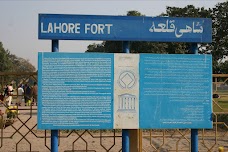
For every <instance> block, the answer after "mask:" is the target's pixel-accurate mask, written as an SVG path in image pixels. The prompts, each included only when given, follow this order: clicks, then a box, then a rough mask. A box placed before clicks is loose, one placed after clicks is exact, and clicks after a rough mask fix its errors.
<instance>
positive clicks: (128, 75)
mask: <svg viewBox="0 0 228 152" xmlns="http://www.w3.org/2000/svg"><path fill="white" fill-rule="evenodd" d="M135 82H136V79H135V75H134V73H133V72H132V71H123V72H122V73H121V74H120V76H119V80H118V84H119V86H120V87H121V88H123V89H132V87H134V85H135Z"/></svg>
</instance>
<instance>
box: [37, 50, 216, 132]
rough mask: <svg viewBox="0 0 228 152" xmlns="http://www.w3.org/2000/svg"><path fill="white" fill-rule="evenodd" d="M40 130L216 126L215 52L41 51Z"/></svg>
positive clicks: (39, 69) (39, 68) (39, 66)
mask: <svg viewBox="0 0 228 152" xmlns="http://www.w3.org/2000/svg"><path fill="white" fill-rule="evenodd" d="M38 78H39V80H38V82H39V90H38V91H39V96H38V100H39V102H38V128H39V129H138V128H141V129H144V128H145V129H148V128H160V129H162V128H212V120H211V115H212V68H211V55H190V54H188V55H167V54H166V55H165V54H161V55H159V54H105V53H102V54H93V53H47V52H46V53H39V64H38Z"/></svg>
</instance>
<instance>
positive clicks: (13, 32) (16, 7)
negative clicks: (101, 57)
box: [0, 0, 226, 68]
mask: <svg viewBox="0 0 228 152" xmlns="http://www.w3.org/2000/svg"><path fill="white" fill-rule="evenodd" d="M225 1H226V0H115V1H113V0H100V1H98V0H0V41H1V42H2V43H3V46H4V48H5V49H8V50H9V51H10V52H11V53H12V54H15V55H17V56H18V57H22V58H24V59H28V60H29V61H30V63H32V64H33V65H34V66H35V67H36V68H37V59H38V52H51V40H38V14H40V13H42V14H45V13H47V14H85V15H114V16H116V15H126V14H127V12H128V11H130V10H136V11H139V12H140V13H141V14H144V15H146V16H157V15H159V14H161V13H163V12H165V11H166V7H167V6H175V7H185V6H187V5H194V6H196V7H205V8H213V7H214V6H215V5H216V4H217V3H219V2H225ZM92 43H101V41H82V40H74V41H72V40H65V41H64V40H60V41H59V51H60V52H80V53H83V52H85V51H86V49H87V46H88V45H89V44H92Z"/></svg>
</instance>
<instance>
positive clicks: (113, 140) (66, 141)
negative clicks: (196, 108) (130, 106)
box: [0, 106, 228, 152]
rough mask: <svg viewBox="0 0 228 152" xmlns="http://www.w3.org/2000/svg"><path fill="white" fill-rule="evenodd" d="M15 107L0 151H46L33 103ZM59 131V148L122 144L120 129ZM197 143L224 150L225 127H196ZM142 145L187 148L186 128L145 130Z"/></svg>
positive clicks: (227, 141) (204, 149)
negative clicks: (11, 122) (16, 116)
mask: <svg viewBox="0 0 228 152" xmlns="http://www.w3.org/2000/svg"><path fill="white" fill-rule="evenodd" d="M2 108H3V107H1V108H0V109H2ZM19 108H21V109H24V110H20V115H19V116H18V118H17V119H16V120H15V122H14V123H13V124H12V125H11V126H8V127H6V128H5V129H1V136H0V137H1V141H0V152H15V151H18V152H27V151H32V152H50V131H41V130H37V127H36V125H37V110H35V109H36V108H37V107H36V106H33V110H31V109H30V107H25V106H21V107H19ZM26 109H27V110H26ZM59 135H60V138H59V152H73V151H75V152H85V151H88V152H106V151H110V152H118V151H121V147H122V138H121V130H116V131H115V132H113V131H110V130H103V131H102V132H101V131H85V130H77V131H72V130H64V131H60V134H59ZM163 135H164V137H165V138H163ZM203 135H204V136H203ZM216 137H217V138H216ZM198 144H199V152H208V151H210V152H218V147H220V146H223V147H224V148H225V152H228V129H226V130H222V131H221V130H220V131H219V132H217V133H216V132H215V131H213V130H205V131H202V130H199V143H198ZM142 147H143V150H144V151H146V152H154V151H158V152H169V151H181V152H182V151H186V152H189V151H190V130H165V131H162V130H152V131H149V130H145V131H143V140H142ZM159 147H160V148H159Z"/></svg>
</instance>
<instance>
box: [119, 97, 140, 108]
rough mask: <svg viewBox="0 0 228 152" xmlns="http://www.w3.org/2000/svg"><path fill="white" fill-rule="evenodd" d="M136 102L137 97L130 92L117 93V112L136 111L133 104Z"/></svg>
mask: <svg viewBox="0 0 228 152" xmlns="http://www.w3.org/2000/svg"><path fill="white" fill-rule="evenodd" d="M136 102H137V98H136V96H135V95H132V94H128V93H125V94H121V95H119V100H118V105H119V107H118V112H136V110H135V105H136Z"/></svg>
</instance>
